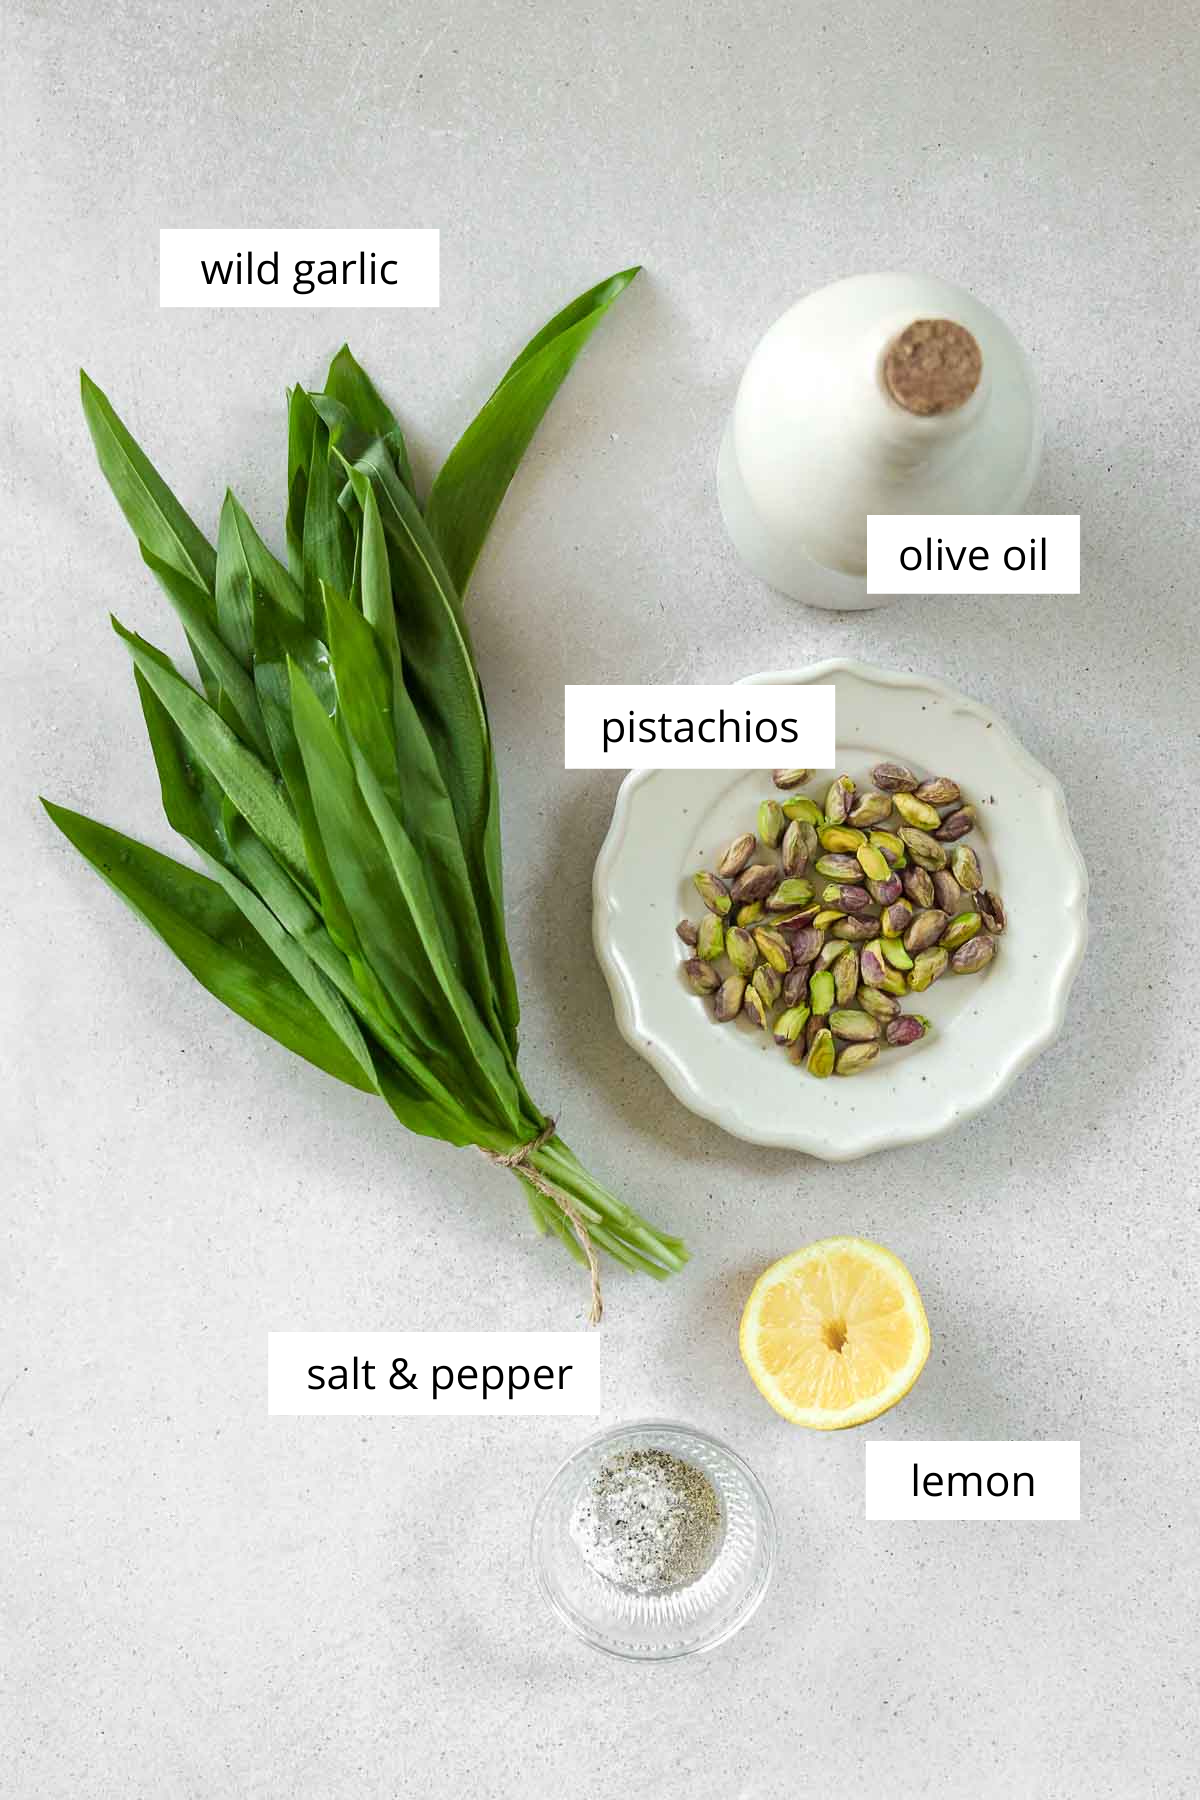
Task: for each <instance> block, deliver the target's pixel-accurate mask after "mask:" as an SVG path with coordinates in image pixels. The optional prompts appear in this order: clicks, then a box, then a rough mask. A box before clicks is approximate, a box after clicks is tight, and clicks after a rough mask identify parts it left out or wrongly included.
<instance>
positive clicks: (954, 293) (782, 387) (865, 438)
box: [717, 275, 1041, 609]
mask: <svg viewBox="0 0 1200 1800" xmlns="http://www.w3.org/2000/svg"><path fill="white" fill-rule="evenodd" d="M1040 454H1041V419H1040V413H1039V408H1038V400H1037V390H1036V386H1035V383H1034V377H1033V371H1032V369H1031V367H1030V364H1029V359H1028V358H1027V356H1026V355H1025V353H1024V351H1023V350H1022V349H1021V346H1020V345H1019V344H1018V343H1017V341H1016V339H1015V338H1014V337H1013V335H1012V333H1011V332H1010V331H1009V329H1008V327H1007V326H1006V325H1005V324H1004V323H1003V322H1002V321H1001V320H1000V319H998V318H997V317H996V315H995V313H993V312H991V311H990V310H989V309H988V308H987V307H986V306H984V305H983V304H982V303H981V302H980V301H978V300H976V299H975V298H974V297H973V296H972V295H970V294H968V293H966V292H965V291H964V290H963V289H962V288H958V287H953V286H951V285H950V284H949V283H948V282H944V281H937V280H934V279H933V278H932V277H929V276H922V275H852V276H850V277H849V278H848V279H847V280H845V281H835V282H833V283H832V284H831V285H830V286H829V287H825V288H821V289H819V290H818V291H817V292H816V293H813V294H809V295H808V296H807V298H806V299H803V300H801V301H799V302H798V303H797V304H796V305H795V306H793V307H792V308H791V309H790V310H789V311H788V312H786V313H784V315H783V317H782V318H781V319H778V320H777V321H776V322H775V324H774V325H772V326H771V328H770V330H769V331H768V332H767V334H766V336H765V337H763V338H762V339H761V340H760V342H759V344H758V345H757V347H756V349H755V350H754V353H753V355H752V356H751V358H750V361H749V363H748V365H747V367H746V372H745V374H744V375H743V377H742V381H741V385H740V387H739V389H738V393H737V399H736V401H735V402H734V408H733V414H732V417H731V418H730V421H729V425H728V427H727V429H726V432H725V437H724V440H723V442H722V445H721V453H720V457H719V459H718V466H717V492H718V497H719V499H720V504H721V513H722V516H723V518H724V520H725V526H726V529H727V531H728V532H729V535H730V537H731V538H732V539H733V543H734V546H735V548H736V549H737V551H738V553H739V554H740V556H741V557H742V559H743V561H744V562H746V563H747V564H748V566H749V567H750V568H751V569H752V570H753V571H754V573H755V574H756V575H759V576H761V578H762V579H763V580H764V581H766V582H768V583H769V584H770V585H771V586H772V587H773V588H778V589H779V591H780V592H781V593H784V594H789V595H791V596H792V598H793V599H796V600H803V601H806V602H807V603H808V604H809V605H810V606H825V607H836V608H844V609H861V608H864V607H872V606H881V605H885V604H886V596H881V595H879V594H868V593H867V584H866V570H867V515H868V513H1011V512H1019V511H1020V509H1021V508H1022V507H1023V506H1024V504H1025V502H1026V500H1027V499H1028V497H1029V492H1030V489H1031V488H1032V486H1033V482H1034V478H1035V476H1036V474H1037V467H1038V460H1039V457H1040Z"/></svg>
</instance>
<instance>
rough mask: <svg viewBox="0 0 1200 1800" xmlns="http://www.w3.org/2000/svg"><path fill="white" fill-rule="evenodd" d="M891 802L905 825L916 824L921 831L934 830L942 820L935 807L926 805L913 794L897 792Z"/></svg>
mask: <svg viewBox="0 0 1200 1800" xmlns="http://www.w3.org/2000/svg"><path fill="white" fill-rule="evenodd" d="M893 804H894V805H895V808H896V811H897V812H898V813H899V814H900V817H901V818H902V819H903V820H904V822H905V824H906V825H916V826H918V827H919V828H920V829H921V830H922V831H936V830H937V828H938V826H939V825H940V824H941V822H942V815H941V813H940V812H939V811H938V809H937V807H936V806H926V804H925V802H924V801H923V800H918V799H917V797H916V795H915V794H897V795H896V796H895V799H894V802H893Z"/></svg>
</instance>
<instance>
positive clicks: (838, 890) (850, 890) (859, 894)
mask: <svg viewBox="0 0 1200 1800" xmlns="http://www.w3.org/2000/svg"><path fill="white" fill-rule="evenodd" d="M821 898H822V900H824V901H826V902H827V903H828V904H829V905H834V904H836V903H838V902H840V903H841V907H842V911H843V912H848V913H864V912H868V911H869V910H870V906H871V896H870V894H868V892H867V890H866V888H864V887H854V886H850V887H839V886H838V885H837V883H836V882H835V883H834V884H833V885H832V886H831V887H827V888H826V889H825V891H824V893H823V894H822V895H821Z"/></svg>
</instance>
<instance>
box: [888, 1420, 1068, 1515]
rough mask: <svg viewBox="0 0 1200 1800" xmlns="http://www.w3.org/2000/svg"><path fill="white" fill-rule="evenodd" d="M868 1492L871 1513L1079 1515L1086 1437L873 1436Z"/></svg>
mask: <svg viewBox="0 0 1200 1800" xmlns="http://www.w3.org/2000/svg"><path fill="white" fill-rule="evenodd" d="M865 1493H866V1506H865V1513H864V1517H866V1518H868V1519H1078V1517H1079V1445H1078V1443H1077V1442H1073V1443H1070V1442H1066V1441H1060V1440H1046V1439H1025V1440H1021V1441H1017V1440H1011V1441H1009V1440H997V1439H983V1438H979V1439H972V1438H955V1439H948V1440H937V1441H934V1440H930V1441H927V1442H919V1441H916V1440H910V1441H907V1442H901V1443H894V1442H882V1441H879V1440H874V1441H871V1442H869V1443H868V1444H867V1445H866V1488H865Z"/></svg>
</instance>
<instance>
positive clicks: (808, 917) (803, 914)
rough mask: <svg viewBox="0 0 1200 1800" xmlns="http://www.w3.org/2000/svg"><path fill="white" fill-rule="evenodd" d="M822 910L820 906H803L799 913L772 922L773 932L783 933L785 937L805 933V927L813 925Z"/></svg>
mask: <svg viewBox="0 0 1200 1800" xmlns="http://www.w3.org/2000/svg"><path fill="white" fill-rule="evenodd" d="M820 910H821V909H820V907H819V906H803V907H801V909H800V911H799V912H791V913H785V914H783V915H782V917H780V918H778V919H772V920H771V930H772V931H782V932H783V934H784V936H785V937H787V936H789V935H790V934H791V933H793V932H797V931H803V930H804V928H805V926H807V925H811V924H812V922H813V920H814V919H815V918H816V916H817V914H818V913H819V912H820Z"/></svg>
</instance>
